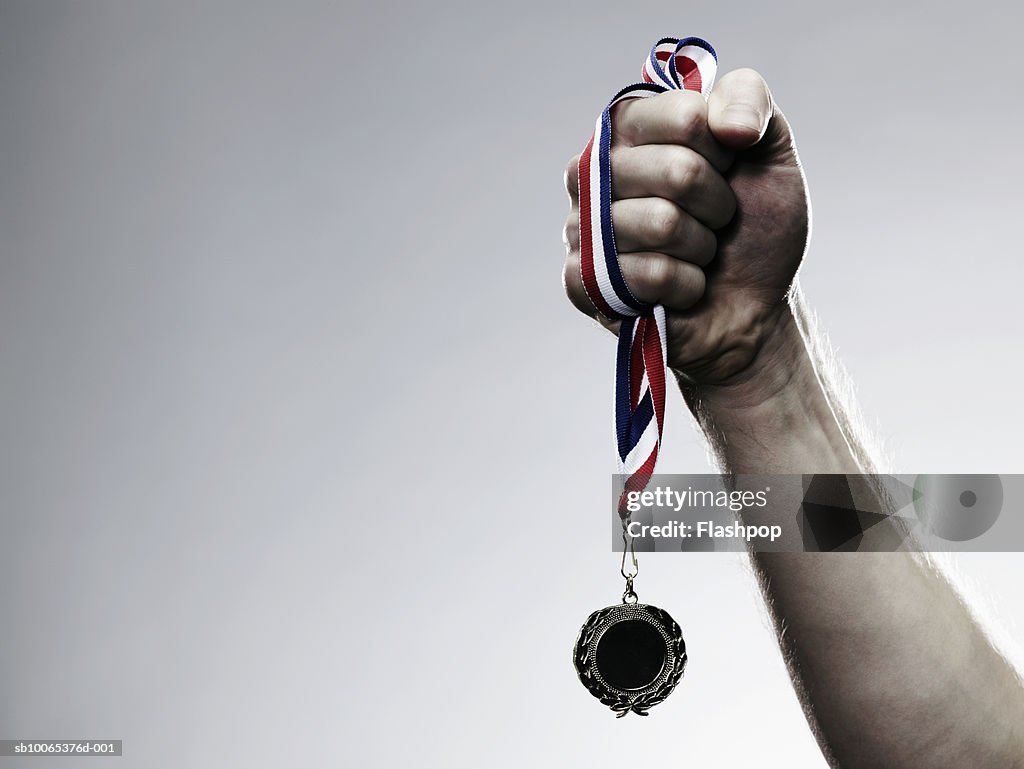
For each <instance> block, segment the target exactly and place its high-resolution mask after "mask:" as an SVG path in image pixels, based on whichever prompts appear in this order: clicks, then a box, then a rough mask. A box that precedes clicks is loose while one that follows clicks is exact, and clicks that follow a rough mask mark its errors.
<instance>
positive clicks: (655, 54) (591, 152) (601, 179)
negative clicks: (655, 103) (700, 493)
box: [579, 37, 718, 514]
mask: <svg viewBox="0 0 1024 769" xmlns="http://www.w3.org/2000/svg"><path fill="white" fill-rule="evenodd" d="M717 71H718V56H717V54H716V53H715V49H714V48H712V47H711V45H710V43H707V42H706V41H704V40H701V39H700V38H698V37H687V38H683V39H677V38H674V37H666V38H662V39H661V40H659V41H658V42H657V43H655V44H654V47H653V48H651V53H650V55H649V56H648V57H647V58H646V59H645V60H644V64H643V67H642V69H641V77H642V78H643V82H642V83H636V84H634V85H630V86H627V87H626V88H623V89H622V90H621V91H619V92H618V93H617V94H615V96H614V97H613V98H612V100H611V101H610V102H609V103H608V106H607V107H605V108H604V111H603V112H602V113H601V114H600V115H599V116H598V118H597V123H596V125H595V127H594V135H593V136H592V137H591V138H590V141H589V142H588V143H587V147H586V149H585V150H584V151H583V154H582V155H581V156H580V162H579V186H580V276H581V277H582V279H583V287H584V289H585V290H586V292H587V296H588V297H589V298H590V301H591V302H593V304H594V306H595V307H596V308H597V310H598V312H600V313H601V314H602V315H604V316H605V317H607V318H609V319H611V320H619V321H622V323H621V326H620V330H619V343H618V351H617V353H616V372H615V439H616V456H617V457H618V466H619V473H620V474H622V475H626V476H628V478H627V481H626V490H627V491H631V490H637V489H643V488H644V487H645V486H646V485H647V481H648V479H649V477H650V476H651V475H652V474H653V473H654V468H655V466H656V465H657V462H658V451H659V449H660V447H661V436H662V432H663V429H664V422H665V365H666V355H667V354H666V344H665V308H664V307H662V306H661V305H653V304H650V303H647V302H643V301H641V300H639V299H637V297H635V296H634V295H633V293H632V292H631V291H630V290H629V286H628V285H626V281H625V279H624V278H623V276H622V270H621V268H620V267H619V252H618V249H617V248H616V246H615V233H614V232H613V230H612V214H611V207H612V170H611V136H612V118H611V112H612V107H614V106H615V105H616V104H618V103H619V102H620V101H624V100H626V99H640V98H647V97H650V96H657V95H658V94H660V93H664V92H666V91H671V90H687V91H696V92H698V93H700V94H701V95H702V96H703V97H704V98H705V99H707V98H708V96H709V95H710V94H711V88H712V86H713V85H714V82H715V74H716V73H717ZM595 150H596V151H595ZM622 512H623V508H622V507H621V505H620V514H621V513H622Z"/></svg>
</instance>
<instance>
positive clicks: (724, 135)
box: [563, 70, 810, 385]
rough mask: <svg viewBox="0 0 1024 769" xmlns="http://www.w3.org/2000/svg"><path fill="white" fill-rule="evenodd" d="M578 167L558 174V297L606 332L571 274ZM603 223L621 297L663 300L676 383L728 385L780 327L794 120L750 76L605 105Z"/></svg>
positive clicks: (802, 193) (798, 200)
mask: <svg viewBox="0 0 1024 769" xmlns="http://www.w3.org/2000/svg"><path fill="white" fill-rule="evenodd" d="M578 162H579V158H578V157H577V158H573V159H572V160H571V161H570V162H569V167H568V170H567V172H566V189H567V190H568V192H569V196H570V199H571V201H572V210H571V211H570V213H569V217H568V219H567V221H566V226H565V242H566V251H567V253H566V260H565V269H564V273H563V278H564V283H565V289H566V292H567V294H568V296H569V299H570V300H571V301H572V303H573V304H574V305H575V306H576V307H577V308H578V309H579V310H581V311H582V312H584V313H586V314H588V315H591V316H594V317H597V318H598V320H600V321H601V322H602V323H603V325H605V326H607V327H608V328H610V329H611V330H612V331H616V330H617V326H618V324H617V323H615V322H612V321H609V320H608V319H606V318H602V317H601V316H600V315H599V314H598V313H597V311H596V309H595V308H594V306H593V304H591V302H590V300H589V299H588V298H587V294H586V292H585V290H584V288H583V282H582V280H581V278H580V251H579V246H580V243H579V187H578V184H579V183H578ZM611 168H612V199H613V202H612V227H613V230H614V232H615V241H616V245H617V247H618V250H619V262H620V265H621V267H622V274H623V277H624V278H625V280H626V283H627V284H628V285H629V288H630V290H631V291H632V292H633V293H634V294H635V295H636V296H637V298H639V299H642V300H644V301H647V302H657V303H660V304H663V305H664V306H665V309H666V311H667V321H668V362H669V365H670V366H671V367H672V369H673V370H674V371H675V372H676V374H677V375H678V376H680V377H681V378H682V379H683V380H684V381H688V382H693V383H696V384H709V385H716V384H728V383H729V382H730V381H731V380H733V379H735V378H736V377H738V376H739V375H740V374H741V373H742V372H743V371H744V370H745V369H746V368H747V367H748V366H749V365H750V364H751V363H752V362H753V360H754V359H755V358H756V356H757V354H758V352H759V351H760V350H761V349H762V348H763V347H764V346H765V344H766V343H767V342H768V341H769V340H770V339H771V336H772V334H773V333H774V332H775V331H776V330H777V329H778V328H779V327H780V326H781V325H782V324H783V322H784V318H785V317H786V314H787V312H788V304H787V297H788V293H789V290H790V287H791V286H792V283H793V278H794V276H795V275H796V271H797V268H798V267H799V266H800V261H801V260H802V259H803V255H804V251H805V249H806V246H807V239H808V235H809V219H810V217H809V209H808V199H807V189H806V185H805V182H804V176H803V172H802V171H801V168H800V162H799V160H798V158H797V154H796V147H795V145H794V143H793V137H792V134H791V133H790V129H789V124H788V123H787V122H786V119H785V118H784V117H783V116H782V113H781V112H779V110H778V108H777V107H776V106H775V102H774V100H773V99H772V96H771V93H770V91H769V90H768V86H767V85H766V84H765V82H764V80H763V79H762V78H761V76H760V75H758V74H757V73H756V72H754V71H752V70H736V71H735V72H730V73H729V74H727V75H726V76H725V77H723V78H722V79H721V80H720V81H719V82H718V84H717V85H716V86H715V88H714V90H713V91H712V93H711V97H710V99H709V100H708V101H707V102H705V101H704V99H703V98H702V97H701V96H700V94H698V93H694V92H692V91H668V92H666V93H663V94H659V95H658V96H654V97H650V98H646V99H633V100H629V101H625V102H622V103H620V104H618V105H616V106H615V107H614V108H613V110H612V149H611Z"/></svg>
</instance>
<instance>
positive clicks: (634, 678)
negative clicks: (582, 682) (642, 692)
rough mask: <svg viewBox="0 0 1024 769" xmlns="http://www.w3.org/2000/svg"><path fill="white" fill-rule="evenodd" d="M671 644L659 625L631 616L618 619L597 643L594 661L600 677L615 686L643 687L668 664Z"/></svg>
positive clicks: (655, 678)
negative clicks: (668, 645)
mask: <svg viewBox="0 0 1024 769" xmlns="http://www.w3.org/2000/svg"><path fill="white" fill-rule="evenodd" d="M667 656H668V647H667V645H666V643H665V639H664V638H663V637H662V635H661V633H659V632H658V630H657V628H655V627H654V626H653V625H651V624H650V623H648V622H644V621H643V620H638V619H629V620H624V621H622V622H616V623H615V624H614V625H612V626H611V627H610V628H608V629H607V630H606V631H605V632H604V635H602V636H601V640H600V641H598V642H597V652H596V654H595V655H594V663H595V665H596V666H597V670H598V672H599V673H600V674H601V677H602V678H603V679H604V680H605V681H607V682H608V684H609V685H610V686H614V687H615V688H616V689H642V688H644V687H645V686H648V685H650V684H652V683H654V681H655V680H657V678H658V676H659V675H661V671H662V669H663V668H664V667H665V659H666V658H667Z"/></svg>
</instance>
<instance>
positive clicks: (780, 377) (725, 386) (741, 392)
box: [675, 300, 813, 410]
mask: <svg viewBox="0 0 1024 769" xmlns="http://www.w3.org/2000/svg"><path fill="white" fill-rule="evenodd" d="M750 336H751V337H752V338H753V339H754V340H755V341H754V342H752V343H751V345H750V351H749V352H748V354H747V359H746V360H745V361H744V362H743V364H742V365H741V366H739V367H737V368H736V369H735V370H734V371H732V372H731V373H730V374H729V376H728V377H727V378H724V379H722V380H720V381H716V382H695V381H693V380H692V379H691V378H690V377H688V376H687V375H686V374H685V373H684V372H680V371H676V372H675V374H676V378H677V379H678V381H679V386H680V388H681V389H682V391H683V395H684V396H686V398H687V402H688V403H689V402H690V401H691V400H692V401H699V402H700V403H703V404H705V406H713V407H714V406H720V407H721V408H723V409H731V410H734V409H744V410H745V409H753V408H758V407H761V406H764V405H766V404H768V403H770V402H771V401H773V400H776V399H778V398H780V397H781V396H783V395H784V394H785V393H786V392H787V391H788V390H790V389H792V388H793V387H794V386H796V385H798V384H804V385H807V384H810V382H808V381H806V380H807V378H808V377H807V374H813V366H811V365H810V355H809V354H808V351H807V346H806V343H805V342H804V339H803V336H802V335H801V333H800V328H799V325H798V323H797V320H796V313H795V311H794V308H793V306H792V305H791V303H790V301H789V300H785V301H782V302H780V303H779V304H778V305H776V306H775V307H773V308H771V309H770V310H768V311H767V312H765V313H764V315H763V317H762V318H761V319H760V321H759V328H758V329H756V332H754V333H751V335H750ZM691 407H692V404H691Z"/></svg>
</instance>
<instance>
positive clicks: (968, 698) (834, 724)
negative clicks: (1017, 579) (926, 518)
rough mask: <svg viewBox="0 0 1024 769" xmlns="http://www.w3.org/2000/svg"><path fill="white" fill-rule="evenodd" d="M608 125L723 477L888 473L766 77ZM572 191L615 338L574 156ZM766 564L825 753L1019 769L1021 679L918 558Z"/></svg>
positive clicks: (806, 558)
mask: <svg viewBox="0 0 1024 769" xmlns="http://www.w3.org/2000/svg"><path fill="white" fill-rule="evenodd" d="M612 126H613V138H612V178H613V200H614V202H613V204H612V221H613V226H614V229H615V234H616V243H617V245H618V247H619V250H620V251H621V252H622V253H621V259H620V263H621V265H622V271H623V275H624V277H625V279H626V282H627V283H628V284H629V286H630V288H631V290H632V291H633V292H634V293H635V294H637V295H638V296H639V297H640V298H642V299H644V300H647V301H650V302H659V303H661V304H663V305H665V308H666V310H667V313H668V358H669V365H670V366H671V368H672V370H673V371H674V372H675V374H676V377H677V379H678V381H679V385H680V388H681V389H682V391H683V395H684V397H685V399H686V402H687V404H688V405H689V406H690V408H691V410H692V411H693V413H694V415H695V416H696V418H697V421H698V423H699V424H700V425H701V427H702V428H703V430H704V432H705V434H706V435H707V437H708V439H709V442H710V444H711V446H712V448H713V450H714V452H715V455H716V457H717V459H718V462H719V464H720V466H721V468H722V470H723V472H727V473H735V474H742V473H773V472H774V473H851V474H855V473H865V472H881V471H882V469H881V468H879V467H878V464H879V461H878V459H877V458H876V457H874V456H872V453H871V450H870V449H869V448H868V447H867V445H866V441H865V439H864V438H863V436H862V435H861V433H860V431H859V428H858V426H857V423H856V419H855V418H854V416H853V415H852V414H850V413H849V410H848V408H847V406H846V405H845V404H844V403H843V402H842V399H841V398H840V397H839V396H838V395H837V393H836V392H835V391H834V389H833V388H832V387H831V386H830V381H829V375H828V361H827V360H823V358H824V357H826V356H827V348H826V347H825V346H823V345H822V343H821V342H820V340H819V339H818V338H817V337H816V335H815V331H814V329H813V327H812V325H813V324H812V323H811V321H810V319H809V312H808V311H807V309H806V306H805V304H804V300H803V298H802V295H801V292H800V290H799V287H798V285H797V282H796V273H797V270H798V268H799V266H800V263H801V261H802V260H803V258H804V254H805V251H806V248H807V243H808V237H809V213H808V212H809V205H808V198H807V190H806V185H805V182H804V176H803V172H802V169H801V167H800V164H799V160H798V158H797V154H796V145H795V143H794V141H793V137H792V133H791V131H790V127H789V124H788V123H787V122H786V119H785V118H784V117H783V115H782V113H781V112H780V111H779V109H778V107H777V105H776V104H775V102H774V99H773V98H772V95H771V92H770V91H769V89H768V87H767V85H766V84H765V82H764V80H763V79H762V78H761V77H760V76H759V75H758V74H757V73H756V72H753V71H752V70H737V71H735V72H731V73H729V74H727V75H726V76H724V77H723V78H721V80H720V81H719V82H718V84H717V85H716V87H715V89H714V91H713V92H712V94H711V98H710V99H709V101H708V102H707V103H706V104H705V102H704V100H703V99H702V98H701V97H700V96H699V95H697V94H693V93H688V92H678V91H677V92H670V93H665V94H662V95H659V96H656V97H653V98H648V99H637V100H633V101H629V102H625V103H622V104H620V105H617V107H616V108H615V111H614V112H613V119H612ZM566 187H567V190H568V192H569V196H570V199H571V203H572V210H571V211H570V213H569V216H568V218H567V223H566V229H565V242H566V251H567V257H566V263H565V270H564V283H565V288H566V292H567V294H568V296H569V299H570V300H571V301H572V303H573V304H574V305H575V306H576V307H577V308H578V309H579V310H580V311H582V312H583V313H585V314H587V315H589V316H591V317H596V318H597V319H598V320H599V321H601V323H602V325H604V326H605V327H607V328H609V329H610V330H611V331H613V332H614V331H615V330H616V329H617V324H616V323H614V322H612V321H609V320H607V319H604V318H601V317H600V316H599V315H598V314H597V313H596V312H595V310H594V307H593V305H592V304H591V302H590V301H589V299H588V298H587V296H586V292H585V291H584V289H583V286H582V282H581V280H580V276H579V238H578V232H577V230H578V202H579V201H578V190H577V181H576V159H573V160H572V161H570V163H569V167H568V170H567V173H566ZM667 471H669V472H671V469H670V468H669V469H668V470H667ZM754 563H755V566H756V568H757V570H758V574H759V577H760V579H761V584H762V588H763V592H764V596H765V600H766V602H767V604H768V607H769V609H770V611H771V613H772V616H773V619H774V621H775V626H776V630H777V632H778V636H779V643H780V647H781V648H782V651H783V653H784V655H785V657H786V661H787V664H788V666H789V670H790V674H791V676H792V678H793V682H794V686H795V687H796V690H797V692H798V694H799V696H800V698H801V702H802V703H803V706H804V711H805V713H806V716H807V719H808V723H809V724H810V726H811V728H812V730H813V731H814V734H815V736H816V737H817V740H818V744H819V745H820V746H821V749H822V752H823V754H824V755H825V757H826V759H827V760H828V762H829V763H830V764H831V765H832V766H835V767H844V768H847V767H849V768H851V769H852V768H855V767H856V768H859V767H889V768H897V769H898V768H902V767H914V768H915V769H916V768H918V767H929V768H930V769H947V768H948V769H964V767H974V768H981V767H1000V768H1002V769H1005V768H1006V767H1024V687H1022V685H1021V681H1020V677H1019V676H1018V674H1017V673H1016V671H1014V669H1013V668H1012V667H1011V666H1010V665H1009V664H1008V663H1007V661H1006V660H1005V659H1004V658H1003V657H1002V656H1001V655H1000V654H999V652H998V651H997V650H996V649H995V647H994V646H993V645H992V643H991V642H990V640H989V638H988V637H987V636H986V634H985V632H984V630H983V628H981V627H980V625H979V624H978V623H977V622H976V621H975V619H974V618H973V617H972V615H971V613H970V611H969V609H968V608H967V606H966V605H965V603H964V602H963V601H962V600H961V598H960V597H959V596H958V594H957V593H956V591H955V590H954V588H953V587H952V586H951V585H950V583H949V582H948V581H947V579H946V578H945V577H944V576H943V575H942V573H941V572H940V571H939V570H937V569H936V568H934V567H933V565H932V564H931V563H930V562H929V560H928V559H927V558H926V557H924V556H922V555H919V554H914V553H884V552H882V553H823V554H811V553H797V554H783V553H775V554H761V555H758V556H755V557H754Z"/></svg>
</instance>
